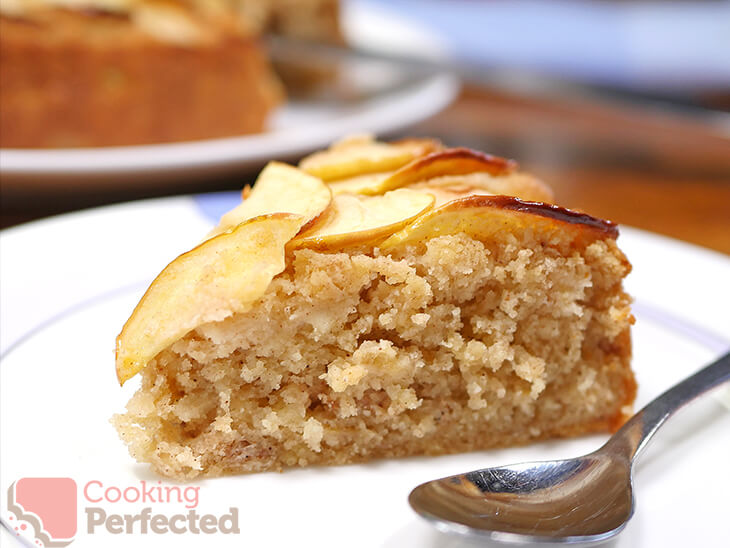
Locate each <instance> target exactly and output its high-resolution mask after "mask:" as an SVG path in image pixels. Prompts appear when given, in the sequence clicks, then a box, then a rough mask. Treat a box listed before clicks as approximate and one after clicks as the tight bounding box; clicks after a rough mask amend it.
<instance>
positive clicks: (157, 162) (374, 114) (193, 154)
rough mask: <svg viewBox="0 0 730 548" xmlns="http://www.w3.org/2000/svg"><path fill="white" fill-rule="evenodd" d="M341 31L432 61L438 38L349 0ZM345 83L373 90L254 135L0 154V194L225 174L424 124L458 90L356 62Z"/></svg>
mask: <svg viewBox="0 0 730 548" xmlns="http://www.w3.org/2000/svg"><path fill="white" fill-rule="evenodd" d="M345 7H346V9H344V10H343V29H344V32H345V35H346V37H347V39H348V41H349V42H350V43H352V44H353V45H356V46H360V47H370V48H376V49H377V48H380V49H383V48H386V49H388V48H389V49H391V50H395V51H404V50H406V51H407V48H408V47H409V45H410V44H414V43H417V44H418V45H419V47H420V48H421V53H422V54H423V53H424V52H425V54H427V55H428V56H430V57H439V56H440V55H442V52H443V51H444V48H443V46H442V43H441V41H440V39H439V38H438V37H435V36H434V35H433V33H431V32H429V31H427V30H424V29H423V28H422V27H420V26H418V25H417V24H414V23H412V22H410V21H408V20H407V19H405V18H400V17H398V16H396V15H393V14H391V13H390V12H388V11H384V10H380V9H378V8H377V7H368V6H367V5H361V4H359V3H357V2H355V3H353V4H346V6H345ZM347 70H348V79H349V80H348V81H350V82H351V84H352V85H356V86H357V88H358V89H360V88H361V87H362V88H363V91H364V92H367V91H368V90H367V89H366V88H367V87H368V86H371V83H372V82H373V81H377V82H380V83H382V84H386V83H389V82H391V81H392V82H394V83H395V82H399V85H395V84H394V85H393V86H388V85H386V86H385V87H384V89H383V91H381V92H379V93H365V94H364V95H363V98H362V99H361V100H357V101H350V102H346V103H342V104H334V103H332V102H330V103H322V102H317V103H314V102H309V103H308V102H296V101H291V102H289V103H287V104H286V105H285V106H284V107H282V108H281V109H279V110H278V111H277V112H276V113H275V114H274V115H273V116H272V119H271V120H270V124H269V126H270V129H269V130H268V131H267V132H265V133H261V134H256V135H246V136H240V137H229V138H222V139H209V140H204V141H194V142H185V143H170V144H157V145H143V146H125V147H106V148H79V149H37V150H34V149H0V175H1V176H2V178H3V185H4V186H5V187H6V189H12V188H13V187H17V188H23V189H24V190H28V189H29V188H30V189H32V188H39V189H41V188H46V187H48V188H52V187H53V186H58V185H63V186H64V188H66V187H83V186H91V187H93V186H100V187H104V188H108V187H111V186H119V185H124V186H125V187H126V188H130V187H134V186H136V185H149V184H151V183H152V184H154V185H157V186H160V185H166V184H176V183H179V182H180V181H181V180H187V179H200V178H202V177H206V176H223V175H230V174H232V173H235V172H236V171H240V170H242V169H252V168H255V167H259V166H261V165H263V164H264V163H265V162H267V161H268V160H270V159H273V158H276V159H280V160H286V159H293V158H296V157H298V156H301V155H303V154H305V153H307V152H310V151H312V150H316V149H319V148H324V147H326V146H327V145H328V144H329V143H331V142H332V141H335V140H337V139H340V138H342V137H343V136H345V135H348V134H352V133H362V132H373V133H377V134H380V135H382V134H388V133H392V132H394V131H397V130H399V129H402V128H405V127H408V126H409V125H412V124H415V123H416V122H419V121H421V120H424V119H426V118H428V117H430V116H432V115H434V114H436V113H437V112H439V111H440V110H442V109H443V108H444V107H446V106H447V105H448V104H449V103H450V102H451V101H452V100H453V99H454V98H455V97H456V94H457V93H458V90H459V83H458V81H457V80H456V78H455V77H453V76H450V75H447V74H442V75H435V76H429V77H422V78H418V79H413V80H410V81H407V82H402V81H401V80H402V75H400V74H396V72H397V71H394V70H393V68H392V67H384V66H382V65H378V64H374V63H370V64H366V63H362V64H360V65H357V66H354V67H347Z"/></svg>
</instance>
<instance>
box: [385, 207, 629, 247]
mask: <svg viewBox="0 0 730 548" xmlns="http://www.w3.org/2000/svg"><path fill="white" fill-rule="evenodd" d="M538 225H540V227H539V231H545V232H548V233H549V232H550V231H553V230H562V231H566V232H567V233H568V234H570V235H571V236H572V237H573V239H574V241H576V242H578V241H579V240H595V239H597V238H598V237H606V236H608V237H610V238H615V237H616V236H617V235H618V230H617V228H616V225H614V224H613V223H611V222H610V221H603V220H601V219H596V218H595V217H591V216H590V215H586V214H584V213H578V212H576V211H571V210H569V209H565V208H562V207H558V206H554V205H549V204H544V203H539V202H526V201H523V200H520V199H518V198H514V197H512V196H468V197H466V198H461V199H459V200H454V201H452V202H449V203H447V204H446V205H443V206H441V207H439V208H436V209H433V210H431V211H429V212H428V213H426V214H425V215H422V216H421V217H420V218H418V219H416V221H414V222H413V223H412V224H410V225H408V226H406V227H405V228H403V229H402V230H401V231H400V232H397V233H395V234H393V235H392V236H391V237H390V238H388V239H387V240H385V241H384V242H382V243H381V244H380V249H382V250H384V251H385V250H388V249H392V248H393V247H396V246H400V245H407V244H413V243H419V242H423V241H425V240H428V239H430V238H434V237H436V236H445V235H449V234H458V233H460V232H463V233H465V234H468V235H469V236H471V237H473V238H475V239H477V240H482V241H487V240H489V239H490V238H491V237H492V236H493V235H494V234H496V233H497V232H503V231H506V230H517V229H522V228H525V229H528V230H529V229H535V231H536V232H537V231H538V229H537V226H538Z"/></svg>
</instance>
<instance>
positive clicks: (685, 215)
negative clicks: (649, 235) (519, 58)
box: [0, 88, 730, 254]
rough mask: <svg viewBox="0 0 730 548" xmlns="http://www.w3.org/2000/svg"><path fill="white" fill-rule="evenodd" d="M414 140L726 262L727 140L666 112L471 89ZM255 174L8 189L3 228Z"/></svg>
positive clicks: (729, 225) (729, 209) (228, 184)
mask: <svg viewBox="0 0 730 548" xmlns="http://www.w3.org/2000/svg"><path fill="white" fill-rule="evenodd" d="M407 133H408V134H412V135H431V136H436V137H439V138H441V139H442V140H443V141H444V142H445V143H447V144H449V145H454V146H467V147H471V148H476V149H479V150H483V151H486V152H490V153H493V154H497V155H502V156H507V157H510V158H514V159H516V160H518V161H519V163H520V164H521V165H522V167H523V168H524V169H526V170H529V171H531V172H532V173H534V174H536V175H538V176H539V177H541V178H542V179H544V180H545V181H547V182H548V183H549V184H550V185H551V186H552V187H553V188H554V189H555V192H556V196H557V202H558V203H559V204H561V205H564V206H567V207H572V208H577V209H580V210H583V211H586V212H588V213H591V214H593V215H596V216H599V217H604V218H608V219H611V220H613V221H616V222H619V223H622V224H627V225H631V226H635V227H638V228H643V229H646V230H650V231H653V232H658V233H660V234H665V235H668V236H671V237H674V238H678V239H681V240H686V241H688V242H692V243H695V244H698V245H702V246H705V247H709V248H712V249H715V250H718V251H722V252H724V253H727V254H730V138H728V137H727V134H725V135H723V134H722V133H721V132H720V131H719V130H718V129H717V128H716V127H714V126H713V125H712V124H709V123H706V122H700V121H698V120H696V119H692V118H688V117H686V116H680V115H677V114H674V113H667V112H665V111H661V112H660V111H657V110H647V109H646V108H639V107H635V106H631V107H629V106H626V105H617V104H615V103H605V102H595V101H588V100H581V101H575V100H571V101H561V100H550V101H548V100H544V99H541V100H536V99H526V98H521V97H516V96H514V95H509V94H506V93H501V92H493V91H486V90H482V89H475V88H469V89H466V90H464V92H463V93H462V94H461V96H460V97H459V99H458V100H457V101H456V102H455V103H454V104H453V105H452V106H451V107H449V108H447V109H446V110H445V111H443V112H442V113H441V114H439V115H438V116H435V117H434V118H432V119H430V120H427V121H425V122H422V123H421V124H419V125H417V126H415V127H413V128H411V129H410V130H409V131H408V132H407ZM254 176H255V174H253V173H248V174H242V175H241V176H237V177H235V178H227V179H221V180H213V181H204V182H200V183H194V184H189V183H188V184H185V185H181V186H179V187H178V188H175V189H171V188H170V187H169V186H167V187H166V188H164V189H162V190H155V189H154V188H153V189H150V190H144V191H140V190H134V191H114V192H103V191H94V192H76V193H73V194H70V193H68V192H64V191H63V189H59V192H58V193H53V192H45V193H43V195H42V196H39V195H37V194H38V193H32V194H23V193H22V192H21V193H18V192H17V189H16V190H14V191H9V190H8V189H3V188H2V181H1V180H0V190H2V196H1V198H2V199H1V200H0V206H1V207H2V226H3V227H8V226H12V225H15V224H18V223H21V222H26V221H31V220H35V219H39V218H42V217H45V216H48V215H52V214H56V213H62V212H66V211H73V210H76V209H80V208H86V207H92V206H96V205H102V204H107V203H113V202H120V201H126V200H132V199H139V198H145V197H152V196H161V195H168V194H170V193H172V192H180V193H189V192H201V191H212V190H224V189H233V188H240V186H241V181H242V180H244V181H245V180H247V179H252V178H253V177H254Z"/></svg>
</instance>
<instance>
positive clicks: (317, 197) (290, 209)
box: [208, 162, 332, 237]
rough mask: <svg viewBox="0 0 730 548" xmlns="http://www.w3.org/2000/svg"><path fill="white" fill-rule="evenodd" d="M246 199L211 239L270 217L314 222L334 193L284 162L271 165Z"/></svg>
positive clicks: (221, 222) (246, 192) (245, 192)
mask: <svg viewBox="0 0 730 548" xmlns="http://www.w3.org/2000/svg"><path fill="white" fill-rule="evenodd" d="M247 188H248V189H249V190H248V191H246V189H247ZM242 195H243V202H241V204H240V205H238V206H236V207H235V208H234V209H232V210H231V211H229V212H228V213H226V214H225V215H223V217H222V218H221V221H220V223H219V224H218V226H217V227H216V228H214V229H213V230H212V231H211V233H210V234H209V235H208V236H209V237H210V236H215V235H216V234H220V233H221V232H225V231H226V230H229V229H231V228H233V227H235V226H237V225H239V224H241V223H242V222H244V221H246V220H248V219H252V218H254V217H258V216H259V215H268V214H270V213H294V214H296V215H302V216H303V217H306V218H307V221H310V220H312V219H315V218H316V217H317V216H318V215H320V213H322V212H323V211H324V210H325V209H326V208H327V206H329V204H330V201H331V200H332V192H331V191H330V189H329V187H327V185H325V184H324V183H323V182H322V181H321V180H320V179H318V178H317V177H313V176H311V175H308V174H306V173H304V172H303V171H301V170H299V169H297V168H295V167H292V166H290V165H287V164H282V163H280V162H271V163H269V164H268V165H267V166H266V167H265V168H264V169H263V171H262V172H261V174H260V175H259V177H258V179H256V184H255V185H254V187H253V189H250V187H248V186H247V187H245V188H244V191H243V193H242Z"/></svg>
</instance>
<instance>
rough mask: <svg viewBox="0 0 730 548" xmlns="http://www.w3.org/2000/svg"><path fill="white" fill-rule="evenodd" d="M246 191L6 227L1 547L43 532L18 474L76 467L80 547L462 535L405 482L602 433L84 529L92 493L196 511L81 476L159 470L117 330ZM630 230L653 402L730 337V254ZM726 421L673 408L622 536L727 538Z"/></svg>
mask: <svg viewBox="0 0 730 548" xmlns="http://www.w3.org/2000/svg"><path fill="white" fill-rule="evenodd" d="M237 200H238V197H237V196H236V193H224V194H212V195H205V196H199V197H180V198H168V199H162V200H151V201H144V202H138V203H132V204H125V205H119V206H111V207H106V208H102V209H96V210H89V211H85V212H80V213H75V214H69V215H65V216H60V217H56V218H51V219H48V220H44V221H40V222H36V223H32V224H28V225H25V226H19V227H16V228H13V229H9V230H6V231H4V232H2V233H0V255H1V256H2V261H0V279H1V280H2V283H1V284H0V325H1V326H2V330H1V331H0V335H1V337H0V352H1V353H2V359H1V361H0V518H2V522H3V524H4V525H5V526H6V527H7V529H5V528H0V540H2V541H3V542H2V544H3V546H12V545H14V544H15V543H14V542H13V540H18V539H21V538H24V537H25V536H26V535H27V534H28V533H30V532H31V531H32V527H29V526H28V524H27V523H21V524H20V525H21V526H22V525H26V527H27V528H26V529H25V531H21V530H20V528H19V530H18V533H21V532H22V533H23V534H22V535H18V536H16V535H15V530H14V527H15V526H17V525H16V524H18V522H17V521H16V520H11V519H10V517H11V513H10V512H9V511H8V500H7V490H8V488H9V487H10V485H11V484H12V483H13V482H14V481H16V480H18V479H20V478H23V477H68V478H72V479H73V480H74V481H75V482H76V484H77V497H78V502H77V509H78V512H77V514H78V515H77V524H78V531H77V533H76V538H75V540H74V541H73V546H79V547H81V546H129V545H131V543H132V542H134V543H135V545H136V546H140V547H142V546H167V545H169V546H176V547H177V546H207V545H215V546H256V547H258V546H295V545H296V546H318V547H338V548H339V547H341V546H348V547H368V548H371V547H394V548H396V547H397V548H408V547H424V546H425V547H433V548H436V547H446V546H448V547H455V546H460V545H464V541H463V540H460V539H456V538H452V537H449V536H444V535H442V534H440V533H437V532H436V531H435V530H433V529H432V528H431V527H430V526H429V525H428V524H426V523H425V522H423V521H421V520H420V519H419V518H418V517H417V516H416V515H415V514H414V513H413V512H412V511H411V510H410V508H409V506H408V504H407V502H406V497H407V495H408V493H409V491H410V489H411V488H413V487H414V486H415V485H417V484H419V483H421V482H423V481H425V480H428V479H432V478H435V477H440V476H445V475H449V474H454V473H458V472H463V471H467V470H471V469H475V468H480V467H483V466H488V465H497V464H503V463H510V462H518V461H525V460H534V459H552V458H560V457H567V456H573V455H578V454H582V453H585V452H589V451H591V450H593V449H594V448H596V447H597V446H598V445H599V444H601V443H602V441H603V440H604V439H605V438H606V436H603V435H596V436H588V437H584V438H580V439H574V440H563V441H553V442H546V443H539V444H536V445H531V446H529V447H522V448H514V449H504V450H494V451H483V452H478V453H471V454H464V455H454V456H445V457H437V458H411V459H403V460H389V461H381V462H377V463H373V464H369V465H361V466H343V467H332V468H309V469H300V470H292V471H287V472H285V473H283V474H277V473H266V474H256V475H248V476H238V477H227V478H218V479H209V480H204V481H198V482H195V483H193V484H188V485H187V486H193V487H198V488H199V489H198V491H197V492H198V506H197V511H198V512H199V513H203V514H204V513H211V514H216V515H220V514H224V513H226V512H228V509H229V508H238V515H239V527H240V530H241V534H240V535H235V534H231V535H218V536H215V537H210V538H208V537H206V536H205V535H202V534H200V535H194V534H180V535H177V534H172V533H168V534H166V535H156V534H147V535H142V534H139V533H135V534H133V535H131V536H130V535H128V534H126V533H122V534H114V535H113V534H110V533H108V532H101V531H100V530H99V529H98V528H97V530H96V531H95V532H94V533H93V534H89V533H88V532H87V514H86V511H87V509H88V508H91V507H101V508H103V509H104V511H105V512H107V514H112V513H119V514H125V513H126V514H136V513H139V512H140V511H141V510H142V508H143V507H144V506H150V507H151V508H152V511H153V513H155V514H157V513H159V514H165V515H168V516H171V515H174V514H179V513H185V512H187V509H185V507H184V505H183V504H178V503H176V502H173V503H164V504H160V503H157V502H156V503H154V504H142V503H124V504H121V503H111V502H108V501H102V502H99V503H92V502H89V501H88V500H87V499H86V498H85V497H84V488H85V486H87V485H90V486H91V487H90V491H89V494H90V498H92V499H96V498H98V495H99V494H100V493H101V491H99V485H98V484H89V482H91V481H99V482H101V483H102V484H103V485H104V488H106V487H120V488H122V489H124V488H126V487H135V486H140V482H141V481H142V480H144V481H146V482H148V485H157V481H158V478H156V477H155V476H154V475H152V474H151V473H150V472H149V470H148V469H147V467H146V466H143V465H138V464H135V463H134V462H133V460H132V459H131V457H130V456H129V455H128V454H127V451H126V448H125V447H124V445H123V444H122V443H121V442H120V441H119V439H118V438H117V435H116V433H115V431H114V430H113V428H112V427H111V425H110V424H109V422H108V420H109V417H110V416H111V415H112V414H113V413H115V412H119V411H121V410H122V409H123V407H124V404H125V403H126V401H127V400H128V398H129V397H130V395H131V393H132V392H133V391H134V390H135V388H136V387H135V385H136V384H137V382H138V381H135V380H133V381H130V382H129V383H128V384H127V385H125V387H124V388H119V386H118V384H117V382H116V378H115V375H114V365H113V350H114V338H115V336H116V334H117V333H118V331H119V329H120V328H121V325H122V324H123V322H124V321H125V320H126V318H127V317H128V315H129V313H130V311H131V309H132V307H133V306H134V304H135V303H136V301H137V299H138V298H139V297H140V296H141V294H142V292H143V291H144V289H145V288H146V286H147V284H148V283H149V282H150V281H151V279H152V278H153V277H154V276H155V275H156V274H157V273H158V272H159V270H160V269H161V268H162V267H163V266H164V265H165V264H166V263H167V262H168V261H169V260H171V259H172V258H173V257H174V256H176V255H177V254H178V253H180V252H182V251H184V250H186V249H187V248H189V247H191V245H192V244H193V243H194V242H196V241H198V240H199V239H200V237H201V236H202V235H204V234H205V233H206V232H207V230H208V229H209V228H210V226H211V224H212V219H214V218H216V217H217V215H218V214H219V213H220V212H221V211H222V210H224V209H226V208H228V207H230V206H231V205H232V204H233V203H234V202H235V201H237ZM619 242H620V244H621V246H622V248H623V249H624V250H625V251H626V253H627V255H628V256H629V257H630V258H631V260H632V262H633V264H634V272H633V273H632V274H631V276H630V278H629V280H628V287H629V290H630V291H631V292H632V294H633V295H635V296H636V306H635V312H636V316H637V324H636V327H635V330H634V342H635V359H634V368H635V370H636V374H637V376H638V381H639V386H640V388H639V395H638V402H637V403H638V405H643V404H644V403H646V402H647V401H649V400H650V399H651V398H653V397H654V396H656V395H658V394H659V393H660V392H661V391H662V390H663V389H665V388H667V387H669V386H670V385H672V384H673V383H675V382H676V381H678V380H680V379H681V378H683V377H685V376H686V375H688V374H690V373H692V372H693V371H695V370H696V369H697V368H699V367H700V366H702V365H703V364H705V363H708V362H709V361H710V360H712V359H713V358H714V357H716V356H718V355H719V354H720V353H722V352H723V351H724V350H725V349H726V348H727V347H728V346H730V324H729V323H728V322H727V311H728V310H730V292H728V290H727V280H728V279H730V259H728V258H727V257H725V256H723V255H719V254H717V253H713V252H711V251H707V250H703V249H700V248H697V247H694V246H690V245H687V244H684V243H681V242H677V241H674V240H670V239H667V238H663V237H660V236H656V235H652V234H648V233H645V232H641V231H638V230H633V229H629V228H624V229H623V230H622V235H621V238H620V240H619ZM718 395H720V396H722V395H723V393H721V394H718ZM724 395H725V397H726V396H727V394H724ZM729 432H730V412H728V410H727V408H726V407H725V406H724V404H723V402H722V401H721V399H720V398H718V397H708V398H704V399H702V400H700V401H698V402H696V403H695V404H693V405H692V406H690V407H689V408H687V409H686V410H684V411H683V412H681V413H680V414H679V415H678V416H677V417H675V418H674V419H672V420H671V421H670V422H669V423H668V424H667V425H666V426H665V427H664V429H663V430H662V431H661V432H660V433H659V434H658V436H657V438H656V439H655V440H654V442H653V443H652V444H651V445H650V447H649V449H648V451H647V453H646V454H644V455H643V456H642V458H641V460H640V462H639V465H638V470H637V472H638V474H637V478H636V494H637V501H638V508H637V512H636V515H635V517H634V518H633V519H632V521H631V522H630V524H629V526H628V527H627V529H626V530H625V532H624V533H622V534H621V535H620V537H619V538H618V539H617V540H616V541H614V545H615V546H617V547H621V548H626V547H642V548H647V547H648V548H651V547H657V548H660V547H661V548H666V547H685V546H689V545H694V546H702V547H703V548H704V547H720V546H727V544H723V542H726V541H727V527H726V526H727V508H728V502H727V493H728V492H730V467H728V466H727V462H728V456H729V455H730V434H729ZM160 485H163V486H170V485H174V484H173V483H172V482H168V481H165V482H163V483H162V484H160ZM130 493H132V492H130ZM111 496H112V498H114V492H113V491H112V492H111ZM137 531H138V529H137ZM721 535H724V538H723V537H722V536H721ZM27 542H28V545H33V546H38V544H37V543H36V544H34V542H33V540H32V539H31V540H28V541H27Z"/></svg>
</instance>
